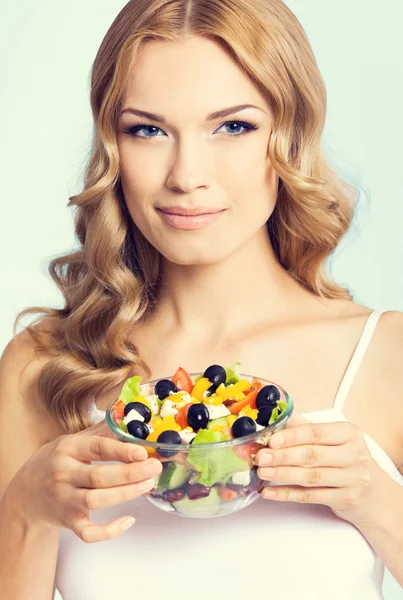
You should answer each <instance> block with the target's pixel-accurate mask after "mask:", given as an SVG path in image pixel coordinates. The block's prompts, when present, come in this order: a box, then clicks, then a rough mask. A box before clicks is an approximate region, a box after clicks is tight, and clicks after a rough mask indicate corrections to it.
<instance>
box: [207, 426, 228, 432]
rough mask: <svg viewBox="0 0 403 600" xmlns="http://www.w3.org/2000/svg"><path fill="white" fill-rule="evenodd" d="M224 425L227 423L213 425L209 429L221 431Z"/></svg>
mask: <svg viewBox="0 0 403 600" xmlns="http://www.w3.org/2000/svg"><path fill="white" fill-rule="evenodd" d="M226 427H227V425H213V427H212V428H211V431H222V430H223V429H225V428H226Z"/></svg>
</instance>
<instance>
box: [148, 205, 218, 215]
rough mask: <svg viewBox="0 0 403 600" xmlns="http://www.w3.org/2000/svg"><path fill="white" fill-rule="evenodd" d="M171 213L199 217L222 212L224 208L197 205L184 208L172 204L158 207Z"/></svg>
mask: <svg viewBox="0 0 403 600" xmlns="http://www.w3.org/2000/svg"><path fill="white" fill-rule="evenodd" d="M158 210H161V211H162V212H164V213H166V214H169V215H179V216H181V217H198V216H200V215H212V214H216V213H219V212H222V211H223V210H224V209H223V208H215V207H213V206H195V207H194V208H182V207H181V206H172V207H167V208H158Z"/></svg>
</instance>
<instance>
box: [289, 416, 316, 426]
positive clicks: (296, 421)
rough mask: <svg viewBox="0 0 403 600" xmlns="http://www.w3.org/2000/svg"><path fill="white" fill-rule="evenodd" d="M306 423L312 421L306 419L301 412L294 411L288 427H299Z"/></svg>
mask: <svg viewBox="0 0 403 600" xmlns="http://www.w3.org/2000/svg"><path fill="white" fill-rule="evenodd" d="M304 423H310V421H309V420H308V419H305V417H303V416H302V415H301V414H300V413H294V414H293V415H291V417H290V418H289V419H288V421H287V427H298V425H304Z"/></svg>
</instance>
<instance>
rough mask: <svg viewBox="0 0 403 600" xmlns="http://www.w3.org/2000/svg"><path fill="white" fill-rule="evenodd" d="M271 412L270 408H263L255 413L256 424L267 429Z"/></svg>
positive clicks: (271, 408)
mask: <svg viewBox="0 0 403 600" xmlns="http://www.w3.org/2000/svg"><path fill="white" fill-rule="evenodd" d="M276 406H277V405H276ZM272 411H273V407H272V406H263V407H262V408H261V409H260V410H259V412H258V413H257V419H256V421H257V423H259V425H263V427H267V425H268V424H269V421H270V417H271V413H272Z"/></svg>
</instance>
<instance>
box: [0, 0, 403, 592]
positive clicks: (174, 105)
mask: <svg viewBox="0 0 403 600" xmlns="http://www.w3.org/2000/svg"><path fill="white" fill-rule="evenodd" d="M91 103H92V110H93V115H94V123H95V134H94V144H93V149H92V154H91V159H90V162H89V165H88V169H87V173H86V181H85V189H84V190H83V192H82V193H81V194H78V195H77V196H74V197H72V198H71V199H70V205H74V206H76V207H77V212H76V231H77V236H78V239H79V241H80V249H79V250H78V251H77V252H75V253H74V254H70V255H67V256H64V257H62V258H59V259H57V260H54V261H53V262H52V264H51V267H50V271H51V274H52V276H53V278H54V280H55V281H56V283H57V284H58V286H59V288H60V289H61V291H62V292H63V294H64V297H65V306H64V308H63V309H61V310H57V309H52V308H46V309H36V308H34V309H29V310H27V311H24V312H23V313H22V314H26V313H28V312H40V313H41V315H45V316H42V317H41V318H40V319H39V320H38V322H37V323H36V325H35V326H32V327H29V328H27V329H26V330H25V331H24V332H22V333H20V334H18V335H16V336H15V337H14V339H13V340H12V341H11V342H10V344H9V345H8V346H7V349H6V350H5V352H4V355H3V357H2V361H1V380H0V381H1V396H0V423H1V427H2V429H1V432H0V439H1V441H0V450H1V473H2V475H1V494H2V501H1V505H0V535H1V539H2V547H1V551H0V552H1V556H0V558H1V560H0V580H1V581H2V586H3V588H2V590H1V591H2V594H1V598H2V599H3V600H11V598H13V599H14V598H18V600H26V599H28V598H29V600H44V599H45V598H51V596H52V592H53V591H54V588H57V589H59V590H60V592H61V594H62V596H63V598H64V600H71V599H74V600H83V599H85V600H91V599H93V598H94V599H95V598H96V599H97V600H99V599H100V598H110V597H112V595H114V596H115V595H116V594H119V595H122V596H123V597H125V596H128V595H129V593H130V594H133V595H135V594H142V595H144V596H145V595H147V596H148V597H150V598H157V597H162V596H163V597H164V598H175V599H176V600H178V599H180V598H185V597H186V598H188V597H189V596H191V597H192V598H202V597H205V596H206V595H209V596H210V595H211V596H213V597H223V595H224V594H225V596H226V597H228V598H231V599H235V598H241V597H245V596H246V595H248V594H255V595H256V596H257V595H262V596H263V595H265V594H271V596H272V597H275V598H296V597H298V598H307V599H309V600H313V599H316V598H321V599H322V598H328V599H329V598H332V599H333V598H334V599H336V598H337V600H340V599H341V598H354V599H357V598H365V599H366V600H370V599H372V598H381V597H382V596H381V586H382V575H383V567H384V564H386V565H387V566H388V567H389V569H390V570H391V571H392V573H393V575H394V576H395V577H396V578H397V579H398V580H399V581H400V583H402V584H403V568H402V565H403V560H402V542H403V532H402V529H403V528H402V527H399V526H397V524H400V523H401V522H402V518H403V510H402V508H401V507H402V506H403V503H402V500H403V486H402V484H403V476H402V475H401V473H400V472H399V468H401V467H402V465H403V448H402V439H403V426H402V422H403V421H402V418H401V417H402V416H403V408H402V402H401V393H402V392H403V375H402V373H401V368H400V355H401V352H400V355H399V350H400V351H401V348H402V343H403V316H402V314H401V313H400V312H398V311H372V310H371V309H369V308H367V307H365V306H362V305H360V304H357V303H356V302H354V301H353V299H352V296H351V294H350V293H349V291H348V290H346V289H344V288H342V287H341V286H339V285H338V284H337V283H335V282H334V281H332V280H331V279H330V276H329V275H328V274H327V273H326V270H325V263H326V259H327V258H328V257H329V255H330V254H331V253H332V252H333V250H334V249H335V248H336V247H337V244H338V243H339V241H340V240H341V238H342V237H343V235H344V234H345V232H346V231H347V229H348V227H349V225H350V223H351V220H352V217H353V213H354V208H355V201H354V191H353V190H352V189H351V188H349V187H348V186H347V185H346V184H344V183H343V182H342V181H340V180H339V179H338V178H337V176H336V175H335V174H334V173H333V172H332V170H331V169H330V167H329V166H328V165H327V164H326V162H325V160H324V158H323V154H322V151H321V145H320V138H321V133H322V129H323V125H324V121H325V112H326V93H325V88H324V84H323V81H322V78H321V76H320V73H319V70H318V67H317V64H316V61H315V58H314V56H313V54H312V50H311V47H310V45H309V42H308V41H307V39H306V36H305V33H304V31H303V29H302V27H301V25H300V24H299V22H298V21H297V19H296V18H295V16H294V15H293V14H292V13H291V12H290V10H289V9H288V8H287V7H286V6H285V5H284V4H283V3H282V2H281V1H280V0H266V2H256V1H254V0H253V1H252V0H242V1H240V0H232V1H230V2H229V1H228V2H227V1H226V2H210V3H204V2H202V0H196V1H194V2H193V3H190V2H187V1H186V0H174V1H172V2H169V3H168V2H166V3H165V2H161V1H160V0H151V1H150V0H140V1H139V0H136V1H131V2H129V3H128V4H127V5H126V6H125V7H124V8H123V10H122V11H121V13H120V14H119V15H118V17H117V18H116V20H115V22H114V23H113V24H112V26H111V28H110V29H109V31H108V33H107V35H106V37H105V39H104V40H103V42H102V45H101V47H100V49H99V52H98V55H97V57H96V60H95V63H94V65H93V71H92V89H91ZM234 106H235V107H237V108H233V107H234ZM151 138H155V139H151ZM158 138H159V139H158ZM20 316H22V315H20ZM358 342H359V343H358ZM234 360H239V361H241V363H242V368H243V369H244V372H252V373H256V374H258V375H260V376H262V377H267V378H268V379H271V380H273V381H277V382H279V383H280V384H281V385H282V386H283V387H285V388H286V389H287V390H288V391H289V392H290V394H291V396H292V397H293V399H294V403H295V410H296V415H295V417H293V419H292V420H291V421H290V426H289V428H288V429H287V430H286V431H284V432H283V434H282V437H283V440H281V437H280V434H279V435H276V436H273V438H272V444H271V447H270V448H269V449H267V450H264V451H261V452H260V453H259V454H258V455H257V461H258V464H259V465H260V467H259V474H260V476H261V477H262V478H263V479H267V480H270V481H272V482H273V485H271V486H270V487H269V488H268V489H267V492H271V496H270V497H269V495H265V496H263V494H262V499H259V501H258V502H256V503H254V504H253V505H251V506H250V507H248V509H245V510H244V511H242V512H240V513H238V514H235V515H232V516H228V517H227V518H225V519H216V520H215V521H214V522H206V521H203V520H196V519H189V520H188V519H175V518H172V517H167V516H166V515H165V514H164V513H163V512H161V511H158V510H156V509H155V508H154V507H153V506H152V505H150V504H149V503H148V501H146V500H145V499H144V498H143V497H142V494H143V493H144V491H146V490H147V489H150V487H151V486H152V482H151V483H147V480H148V479H149V478H150V476H152V475H153V474H156V473H159V472H160V470H161V464H160V463H159V461H158V460H156V459H146V456H145V452H144V451H143V449H141V448H140V447H137V446H135V445H130V447H128V446H129V445H126V444H122V443H120V442H118V441H116V440H113V439H111V436H110V435H109V434H108V431H107V428H106V427H105V422H104V419H103V416H104V412H103V411H104V410H105V409H106V407H107V406H108V405H109V404H110V402H112V401H113V400H114V399H115V398H116V395H117V393H118V391H119V389H120V387H121V385H122V383H123V381H124V380H125V379H126V378H128V377H129V376H132V375H134V374H141V375H142V376H143V377H144V378H145V379H149V378H152V377H153V378H156V377H161V376H164V375H166V374H167V373H172V372H173V371H175V370H176V368H177V367H178V365H182V366H184V367H186V369H187V370H188V371H198V370H203V369H204V368H205V367H206V365H208V364H213V363H218V364H230V363H231V362H233V361H234ZM347 367H348V368H347ZM356 373H357V375H356ZM355 375H356V377H355ZM10 399H12V400H13V401H10ZM385 399H387V410H380V408H379V405H380V403H384V402H385ZM17 421H18V441H17V443H13V442H14V437H15V428H13V427H10V423H15V422H17ZM276 441H277V442H278V444H277V445H276ZM11 448H12V449H13V450H12V452H10V449H11ZM270 460H271V462H270ZM94 462H95V463H96V464H93V463H94ZM273 467H274V473H273V472H271V471H270V469H272V468H273ZM402 471H403V469H402ZM273 494H274V495H273ZM126 501H128V502H127V503H126ZM131 515H134V517H135V518H136V526H135V527H133V528H131V529H130V531H129V532H128V533H126V534H124V535H122V533H123V531H126V530H127V527H130V525H131V524H132V522H131V523H130V522H127V519H128V518H129V517H130V516H131ZM209 525H212V526H210V527H209ZM100 541H103V543H102V544H101V543H98V544H97V543H94V542H100ZM399 553H400V554H399ZM114 596H113V597H114Z"/></svg>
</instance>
